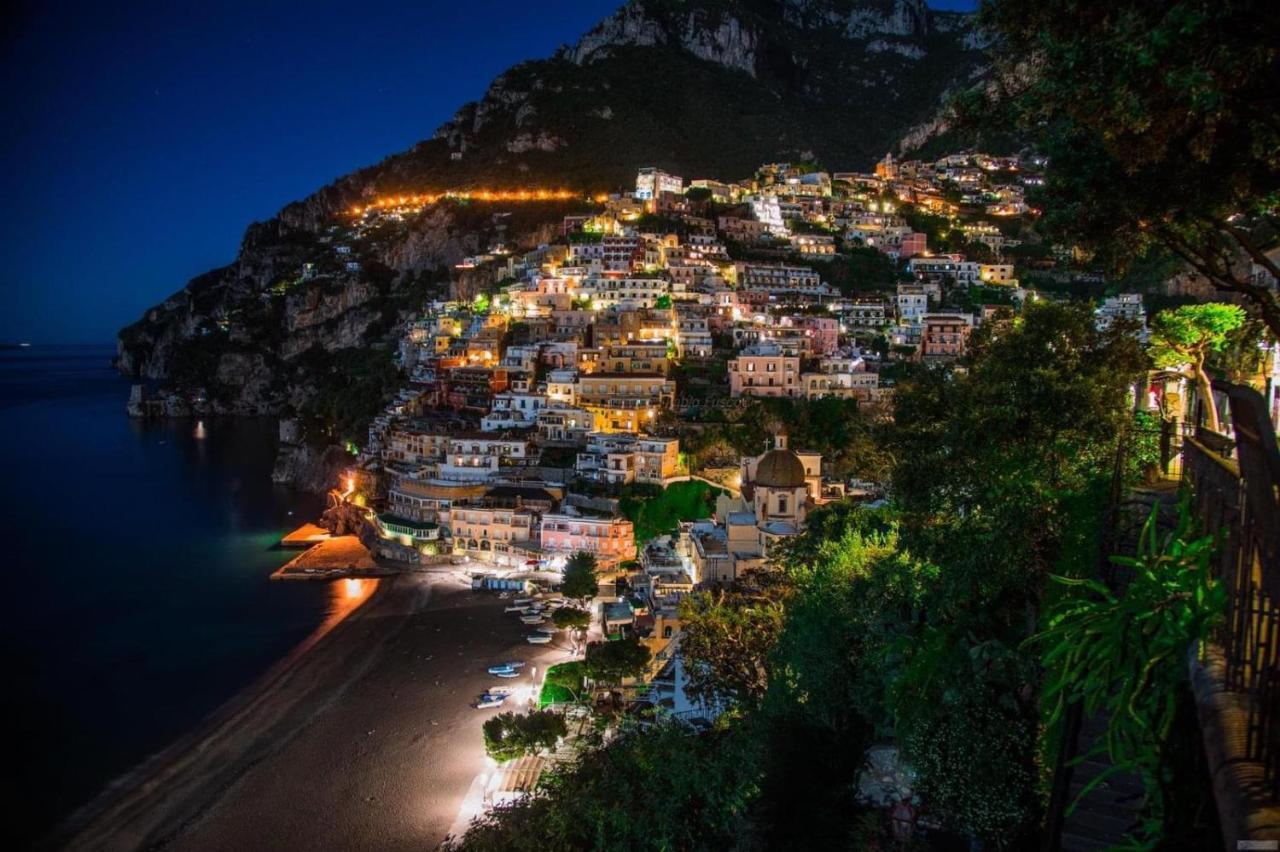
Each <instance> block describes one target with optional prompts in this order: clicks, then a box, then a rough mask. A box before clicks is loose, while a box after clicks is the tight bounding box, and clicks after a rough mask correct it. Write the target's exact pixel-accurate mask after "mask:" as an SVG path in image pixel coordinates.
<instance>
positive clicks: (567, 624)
mask: <svg viewBox="0 0 1280 852" xmlns="http://www.w3.org/2000/svg"><path fill="white" fill-rule="evenodd" d="M551 623H552V624H554V625H555V626H556V627H559V628H560V629H561V630H569V631H571V632H572V634H573V641H574V647H575V648H576V647H577V643H578V642H579V641H580V640H581V638H582V635H583V634H584V633H586V631H587V628H589V627H590V626H591V613H590V612H588V611H587V610H585V609H578V608H576V607H571V606H566V607H561V608H560V609H558V610H556V611H555V612H553V613H552V614H551Z"/></svg>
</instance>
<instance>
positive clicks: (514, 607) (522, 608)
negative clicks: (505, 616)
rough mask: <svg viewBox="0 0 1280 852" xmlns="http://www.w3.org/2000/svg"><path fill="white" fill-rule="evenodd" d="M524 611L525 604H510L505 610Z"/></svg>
mask: <svg viewBox="0 0 1280 852" xmlns="http://www.w3.org/2000/svg"><path fill="white" fill-rule="evenodd" d="M524 611H525V608H524V607H523V606H516V605H512V606H509V607H507V608H506V609H504V610H503V612H524Z"/></svg>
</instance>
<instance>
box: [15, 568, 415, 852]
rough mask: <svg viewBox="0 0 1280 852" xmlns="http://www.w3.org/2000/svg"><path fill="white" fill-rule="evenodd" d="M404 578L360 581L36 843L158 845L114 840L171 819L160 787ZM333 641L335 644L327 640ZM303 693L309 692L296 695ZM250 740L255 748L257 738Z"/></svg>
mask: <svg viewBox="0 0 1280 852" xmlns="http://www.w3.org/2000/svg"><path fill="white" fill-rule="evenodd" d="M398 580H399V578H398V577H394V576H393V577H382V578H371V579H364V580H359V581H357V582H365V583H373V584H374V587H373V589H372V590H371V591H370V592H369V593H368V594H367V595H365V596H363V597H362V598H361V599H360V600H359V601H358V602H357V603H356V604H355V605H354V606H351V607H350V608H347V609H342V610H339V611H337V612H334V613H331V614H329V615H328V616H327V617H326V618H325V619H324V620H323V621H322V622H321V623H320V624H319V625H318V626H317V627H316V628H315V629H314V630H313V631H312V632H311V633H310V634H308V635H307V637H306V638H305V639H303V640H302V641H301V642H299V643H298V644H297V645H295V646H294V647H293V648H291V649H290V650H289V651H288V653H286V654H285V655H284V656H283V657H281V658H280V659H279V660H277V661H276V662H274V663H272V664H271V666H270V667H269V668H268V669H267V670H266V671H265V672H263V673H262V674H261V675H259V676H258V677H256V678H255V679H254V680H252V681H251V682H250V683H248V684H247V685H246V686H244V687H243V688H242V689H240V690H239V691H237V692H236V693H235V694H234V695H233V696H231V698H229V699H227V701H225V702H224V703H222V704H221V705H219V706H218V707H217V708H216V709H214V710H213V711H212V712H211V713H210V714H209V715H208V716H206V717H205V718H204V719H202V720H201V721H200V722H198V723H197V724H196V726H195V727H194V728H193V729H192V730H191V731H190V732H188V733H187V734H184V735H182V736H181V737H179V738H178V739H177V740H176V741H174V742H173V743H172V744H170V745H169V746H166V747H165V748H163V749H161V750H160V751H157V752H155V753H153V754H152V755H150V756H149V757H147V758H145V759H144V760H143V761H142V762H141V763H139V764H138V765H137V766H135V767H134V768H133V769H130V770H128V771H127V772H125V773H124V774H122V775H120V776H118V777H116V778H115V779H113V780H112V781H111V782H109V783H108V784H107V785H106V786H105V787H104V788H103V789H102V790H101V792H99V793H98V794H97V795H95V796H94V797H93V798H92V799H90V800H89V801H88V802H87V803H85V804H84V805H81V806H80V807H79V808H77V809H76V810H75V811H73V812H72V813H71V814H70V815H69V816H68V817H67V818H66V819H64V820H63V821H62V822H61V823H60V824H59V825H58V826H56V827H55V828H54V830H53V831H52V832H51V833H50V834H49V835H47V836H45V837H44V838H41V839H39V840H37V841H36V843H35V844H34V848H37V849H51V848H92V849H97V848H136V847H137V846H139V845H142V844H143V843H144V842H145V841H147V840H148V839H149V840H150V841H151V842H152V843H154V842H156V840H157V838H155V837H153V836H151V834H152V832H151V831H148V832H146V833H145V834H142V835H141V836H134V837H132V838H119V839H120V840H123V841H124V842H125V844H126V845H125V846H119V845H117V844H115V843H113V842H112V839H113V837H114V836H115V835H118V834H119V833H120V832H121V831H122V830H126V829H127V828H128V827H129V825H130V824H131V823H133V822H134V821H136V820H138V819H140V818H145V817H146V816H148V815H152V816H153V817H154V822H155V823H156V824H157V825H156V826H155V828H158V827H160V826H161V825H163V823H164V822H165V821H167V820H166V818H165V817H164V816H161V815H160V814H161V813H164V812H166V811H171V810H175V809H176V808H175V807H174V806H173V805H171V804H170V805H166V803H164V802H151V801H150V800H151V799H152V798H153V797H155V796H157V795H158V794H159V788H161V787H162V786H164V785H166V784H167V783H168V782H171V781H174V780H175V779H177V780H179V781H181V780H182V779H181V777H180V776H183V775H185V774H187V773H189V772H190V771H191V770H192V769H193V768H195V767H193V766H192V764H193V763H198V762H199V761H200V759H202V758H206V756H210V755H211V754H212V753H213V752H214V751H216V750H217V749H219V748H220V747H226V746H227V745H229V743H228V742H226V741H227V740H232V739H234V738H235V737H236V735H237V734H238V733H242V732H241V730H239V729H238V728H237V724H238V723H239V722H242V721H244V720H245V717H246V716H251V715H252V714H254V713H255V711H258V710H261V709H263V708H264V705H267V704H269V703H270V702H271V701H272V700H273V699H277V698H280V697H282V696H281V693H282V692H283V691H285V690H287V688H288V687H289V686H290V681H291V679H293V678H294V677H295V676H298V675H299V674H300V672H301V670H302V669H304V668H305V667H306V666H307V664H308V663H310V662H311V661H312V660H313V659H315V658H316V657H317V656H323V651H324V650H325V649H326V647H327V645H329V644H333V643H334V642H336V641H337V640H338V639H339V638H340V634H342V633H343V631H340V630H339V628H342V627H344V626H345V627H348V628H352V629H354V628H355V627H356V626H357V625H358V624H359V623H360V622H362V621H363V620H366V619H369V618H373V617H375V614H376V612H377V611H378V610H379V609H380V608H382V607H385V606H386V605H387V602H388V601H392V600H395V599H396V591H397V589H396V588H395V587H396V586H397V585H400V586H403V585H404V584H403V583H397V581H398ZM331 582H332V583H333V584H335V585H336V584H339V583H348V582H351V581H350V580H344V579H335V580H333V581H331ZM401 591H403V590H401ZM416 591H417V590H415V592H416ZM326 640H330V642H328V643H326ZM379 644H380V643H379ZM322 646H324V647H322ZM371 650H372V649H371ZM303 697H305V696H298V697H297V698H298V699H301V698H303ZM298 730H301V728H298ZM270 732H271V731H269V730H262V729H259V730H258V731H256V732H252V733H251V734H250V736H252V735H253V733H256V734H257V735H258V736H257V737H254V738H255V739H257V738H259V737H261V736H264V735H266V734H269V733H270ZM245 745H246V746H252V744H251V743H246V744H245ZM138 810H141V814H138V813H136V811H138Z"/></svg>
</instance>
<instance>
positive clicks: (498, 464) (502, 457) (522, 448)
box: [437, 434, 529, 481]
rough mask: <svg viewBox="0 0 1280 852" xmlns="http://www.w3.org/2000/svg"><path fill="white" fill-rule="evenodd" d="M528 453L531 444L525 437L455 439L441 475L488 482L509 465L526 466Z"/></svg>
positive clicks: (439, 472)
mask: <svg viewBox="0 0 1280 852" xmlns="http://www.w3.org/2000/svg"><path fill="white" fill-rule="evenodd" d="M528 450H529V442H528V441H525V440H524V439H521V438H500V437H494V436H493V435H490V434H478V435H470V436H458V437H454V438H451V439H450V440H449V451H448V453H447V455H446V456H445V459H444V462H443V463H441V464H440V467H439V470H438V472H437V473H438V476H439V478H440V479H452V480H478V481H483V480H487V479H490V478H492V477H495V476H497V475H498V472H499V470H500V469H501V468H503V467H505V466H512V465H522V464H524V463H525V462H526V460H527V459H528V458H529V456H528Z"/></svg>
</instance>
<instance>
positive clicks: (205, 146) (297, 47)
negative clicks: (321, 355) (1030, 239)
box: [0, 0, 971, 342]
mask: <svg viewBox="0 0 1280 852" xmlns="http://www.w3.org/2000/svg"><path fill="white" fill-rule="evenodd" d="M620 3H621V0H556V2H553V3H550V2H549V3H530V2H510V0H508V2H495V0H467V2H435V0H420V1H419V2H416V3H405V2H400V3H394V2H362V3H351V2H342V3H339V2H327V0H315V2H308V3H297V4H290V3H274V2H269V0H264V2H256V3H229V2H220V3H211V4H203V3H183V2H179V3H174V2H143V3H104V4H100V5H99V4H95V5H89V4H73V3H59V2H41V3H38V4H27V5H26V8H25V9H19V10H18V11H17V12H16V13H15V12H12V11H11V12H10V13H9V18H8V20H7V21H6V22H5V23H4V24H3V25H0V26H3V27H4V31H3V35H0V105H2V109H3V112H0V114H2V115H4V116H5V117H6V119H7V120H6V121H5V126H6V130H5V132H4V133H2V134H0V167H2V168H0V174H2V175H3V177H2V178H0V181H2V183H0V223H2V224H3V228H4V235H5V243H6V246H7V248H8V252H7V256H6V258H5V259H4V261H3V264H2V265H0V270H2V271H0V292H2V293H3V301H2V302H0V306H2V308H3V309H2V310H0V341H16V340H29V341H33V342H96V341H109V340H112V339H114V336H115V332H116V330H117V329H118V328H120V327H121V326H122V325H124V324H126V323H128V322H131V321H132V320H134V319H136V318H137V317H138V316H139V315H140V314H141V312H142V310H143V309H145V308H146V307H148V306H150V305H152V304H154V303H155V302H157V301H160V300H161V299H163V298H164V297H165V296H167V295H169V294H170V293H172V292H174V291H175V290H177V289H179V288H180V287H181V286H182V285H183V284H184V283H185V282H186V281H187V279H188V278H190V277H191V276H193V275H196V274H198V273H200V272H204V271H206V270H208V269H210V268H212V267H214V266H218V265H221V264H225V263H227V262H229V261H231V260H232V259H233V258H234V257H235V253H236V248H237V246H238V244H239V240H240V236H241V234H242V233H243V232H244V228H245V225H247V224H248V223H249V222H250V221H252V220H254V219H262V218H266V217H269V216H271V215H272V214H273V213H275V211H276V210H278V209H279V208H280V207H281V206H283V205H284V204H285V203H287V202H289V201H291V200H293V199H296V198H300V197H302V196H304V195H306V194H308V193H309V192H311V191H313V190H315V189H316V188H318V187H320V186H321V185H323V184H325V183H327V182H328V181H329V180H331V179H332V178H334V177H337V176H339V175H342V174H345V173H347V172H349V171H351V170H353V169H355V168H357V167H359V166H362V165H366V164H368V163H372V162H375V161H377V160H380V159H381V158H382V157H384V156H386V155H387V154H390V153H393V152H396V151H399V150H402V149H404V148H407V147H409V146H410V145H412V144H413V143H414V142H416V141H418V140H419V139H422V138H424V137H426V136H429V135H430V134H431V132H432V131H433V130H434V129H435V128H436V127H437V126H438V125H439V124H440V123H441V122H443V121H444V120H446V119H447V118H449V116H451V115H452V113H453V111H454V110H455V109H456V108H457V107H458V106H459V105H460V104H462V103H463V102H465V101H467V100H472V99H474V98H476V97H478V96H479V95H480V94H482V93H483V91H484V89H485V87H486V85H487V84H488V82H489V81H490V80H491V79H492V78H493V77H494V76H495V75H496V74H498V73H499V72H500V71H502V70H503V69H505V68H507V67H508V66H510V65H512V64H514V63H515V62H517V61H519V60H522V59H529V58H535V57H542V56H546V55H549V54H550V53H551V52H553V51H554V50H555V48H556V47H557V46H558V45H560V44H562V43H565V42H569V41H572V40H574V39H576V38H577V36H578V35H579V34H580V33H581V32H583V31H584V30H586V29H587V28H589V27H590V26H591V25H592V24H593V23H595V22H596V21H597V20H599V19H600V18H602V17H604V16H605V15H607V14H608V13H609V12H611V11H612V10H613V9H614V8H616V7H617V6H618V5H620ZM934 5H938V6H945V7H957V6H958V7H961V8H964V7H967V6H969V5H971V2H965V0H953V2H944V3H936V4H934Z"/></svg>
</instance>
